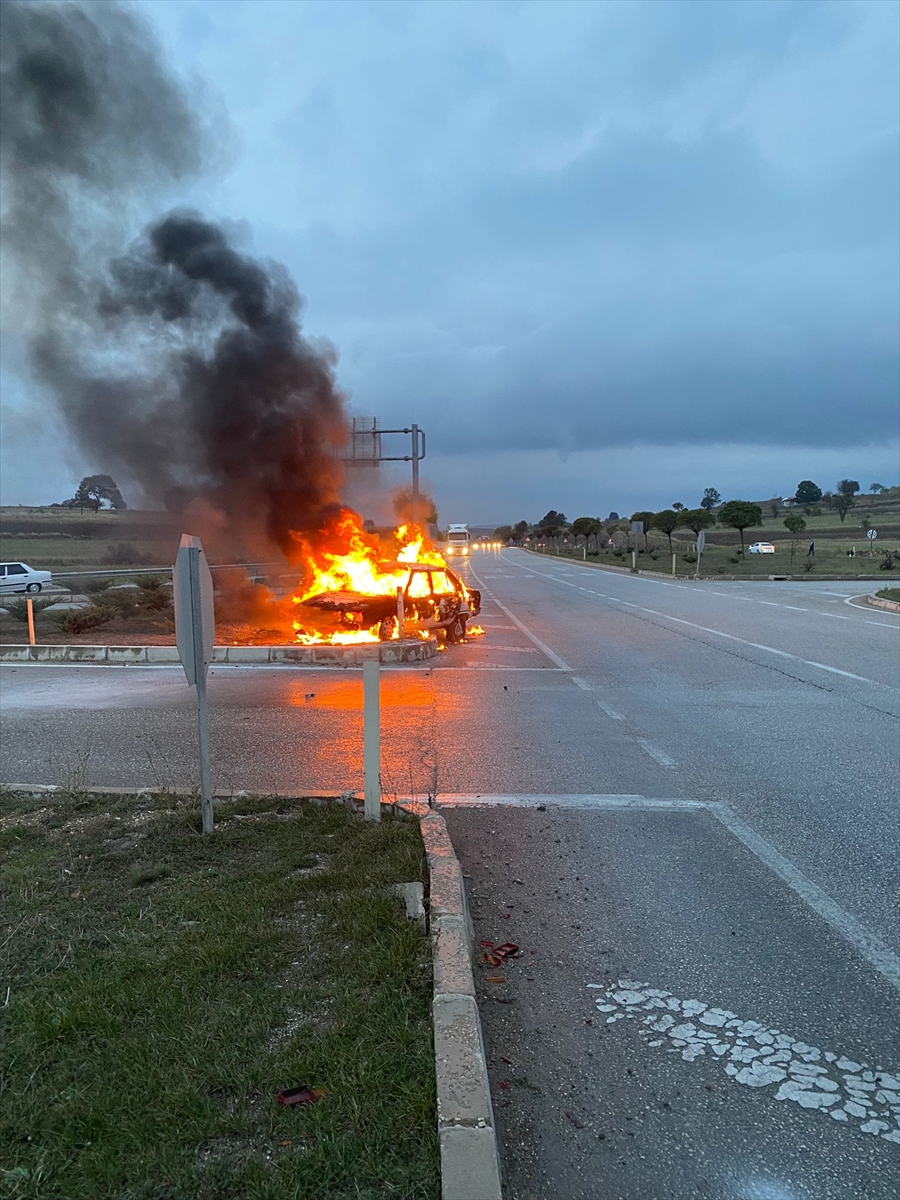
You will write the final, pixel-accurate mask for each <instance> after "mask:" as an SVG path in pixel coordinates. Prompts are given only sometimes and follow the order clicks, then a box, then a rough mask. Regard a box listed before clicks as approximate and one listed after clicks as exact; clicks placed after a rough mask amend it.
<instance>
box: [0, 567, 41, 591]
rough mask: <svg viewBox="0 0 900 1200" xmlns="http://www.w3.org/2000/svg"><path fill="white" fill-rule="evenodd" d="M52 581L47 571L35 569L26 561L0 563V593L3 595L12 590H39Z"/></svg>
mask: <svg viewBox="0 0 900 1200" xmlns="http://www.w3.org/2000/svg"><path fill="white" fill-rule="evenodd" d="M52 582H53V576H52V575H51V573H50V572H49V571H36V570H35V569H34V567H29V565H28V563H23V562H5V563H0V594H2V595H4V596H7V595H10V594H11V593H13V592H39V591H41V589H42V588H45V587H49V586H50V584H51V583H52Z"/></svg>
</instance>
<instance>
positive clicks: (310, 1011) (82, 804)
mask: <svg viewBox="0 0 900 1200" xmlns="http://www.w3.org/2000/svg"><path fill="white" fill-rule="evenodd" d="M216 820H217V826H216V832H215V834H214V835H213V836H212V837H210V838H203V837H201V836H200V834H199V825H198V813H197V812H196V809H195V807H194V806H193V805H188V804H186V803H185V802H183V801H177V800H175V799H174V798H171V797H166V796H159V797H156V798H153V799H148V798H146V797H142V798H141V799H140V800H138V799H137V798H135V797H133V796H130V797H116V798H114V799H113V800H111V798H110V797H109V796H91V795H80V796H79V795H61V794H53V795H52V796H46V795H44V796H41V797H31V796H24V795H20V794H12V793H8V792H7V793H2V794H0V893H2V895H3V897H4V900H3V904H2V906H0V907H2V910H3V917H2V924H0V929H2V937H0V941H3V942H5V944H4V946H3V951H2V956H0V961H2V971H3V984H2V990H0V1193H2V1194H4V1195H7V1196H10V1197H13V1198H15V1200H37V1198H38V1197H40V1198H41V1200H45V1198H50V1197H65V1200H104V1198H109V1200H112V1198H115V1200H151V1198H152V1200H188V1198H190V1200H226V1198H227V1200H232V1198H234V1200H237V1198H240V1200H245V1198H246V1200H257V1198H258V1200H270V1198H271V1200H275V1198H276V1197H278V1200H287V1198H291V1197H297V1198H300V1197H309V1198H311V1200H312V1198H315V1200H326V1198H337V1197H342V1198H343V1197H353V1198H354V1200H360V1198H371V1200H375V1198H376V1197H378V1198H379V1200H380V1198H381V1197H404V1198H405V1197H409V1198H416V1200H418V1198H422V1200H425V1198H427V1200H432V1198H435V1197H437V1195H438V1193H439V1178H438V1148H437V1138H436V1134H435V1127H436V1116H435V1097H434V1059H433V1051H432V1038H431V1019H430V1000H431V963H430V952H429V947H428V943H427V940H426V939H425V937H424V936H423V934H422V932H421V931H420V930H419V929H418V928H417V926H416V925H415V923H413V922H410V921H409V920H408V919H407V918H406V916H405V913H404V910H403V907H402V905H401V903H400V902H399V901H398V899H397V898H396V897H394V896H392V895H391V894H390V886H391V885H392V884H394V883H399V882H407V881H411V880H424V879H425V877H426V875H425V862H424V854H423V850H422V844H421V838H420V836H419V832H418V829H417V828H416V826H415V824H414V823H412V822H407V821H402V820H399V819H397V820H384V821H382V822H381V823H380V824H378V825H371V824H365V823H363V822H362V821H361V820H359V819H358V817H357V816H356V815H355V814H353V813H352V812H350V811H349V810H348V809H346V808H344V807H342V806H338V805H321V806H319V805H312V804H310V803H308V802H303V801H299V800H284V799H242V800H235V801H229V802H226V803H223V804H221V805H219V806H217V813H216ZM7 989H8V990H7ZM4 1001H5V1005H4ZM298 1086H304V1087H307V1088H309V1089H311V1090H312V1091H313V1092H314V1094H316V1095H318V1096H319V1098H318V1100H317V1102H315V1103H311V1104H307V1105H298V1106H296V1107H286V1106H284V1105H282V1104H279V1103H278V1102H277V1100H276V1096H277V1093H279V1092H280V1091H282V1090H283V1089H286V1088H291V1087H298Z"/></svg>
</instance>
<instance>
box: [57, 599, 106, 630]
mask: <svg viewBox="0 0 900 1200" xmlns="http://www.w3.org/2000/svg"><path fill="white" fill-rule="evenodd" d="M115 615H116V613H115V610H114V609H112V608H103V607H101V606H100V605H99V604H91V605H90V606H89V607H88V608H77V609H73V610H72V611H71V612H67V613H60V616H59V628H60V630H61V632H62V633H87V631H88V630H89V629H96V628H97V627H98V626H100V625H105V624H106V623H107V621H111V620H112V619H113V617H114V616H115Z"/></svg>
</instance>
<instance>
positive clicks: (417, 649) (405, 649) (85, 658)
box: [0, 637, 438, 667]
mask: <svg viewBox="0 0 900 1200" xmlns="http://www.w3.org/2000/svg"><path fill="white" fill-rule="evenodd" d="M437 652H438V647H437V639H436V638H434V637H429V638H407V639H404V640H403V641H400V642H378V643H372V644H371V645H362V646H297V645H291V646H214V647H213V654H212V662H213V663H214V664H215V663H220V664H221V663H233V664H242V665H248V664H252V663H278V664H280V665H282V666H288V667H289V666H292V665H302V666H316V665H318V666H344V667H346V666H359V665H360V664H361V663H362V662H364V661H365V660H366V659H367V658H374V657H376V655H377V657H378V659H379V661H380V662H381V663H382V664H383V665H386V666H389V665H392V664H396V663H407V662H424V661H425V660H426V659H429V658H434V657H435V656H436V654H437ZM180 661H181V659H180V658H179V656H178V649H177V647H176V646H106V645H104V646H86V645H85V646H82V645H63V646H56V645H38V646H25V645H11V644H8V643H7V644H4V645H0V663H29V664H30V663H51V664H53V665H55V666H60V665H63V664H66V663H106V664H107V665H116V666H128V665H133V664H138V665H146V664H148V663H150V664H154V665H160V664H163V665H165V664H174V663H179V662H180Z"/></svg>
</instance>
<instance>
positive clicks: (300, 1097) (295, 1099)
mask: <svg viewBox="0 0 900 1200" xmlns="http://www.w3.org/2000/svg"><path fill="white" fill-rule="evenodd" d="M324 1095H325V1090H324V1088H310V1087H294V1088H285V1090H284V1091H283V1092H279V1093H278V1095H277V1096H276V1097H275V1099H276V1100H277V1101H278V1103H279V1104H287V1105H294V1104H317V1103H318V1102H319V1101H320V1100H321V1099H322V1097H323V1096H324Z"/></svg>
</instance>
